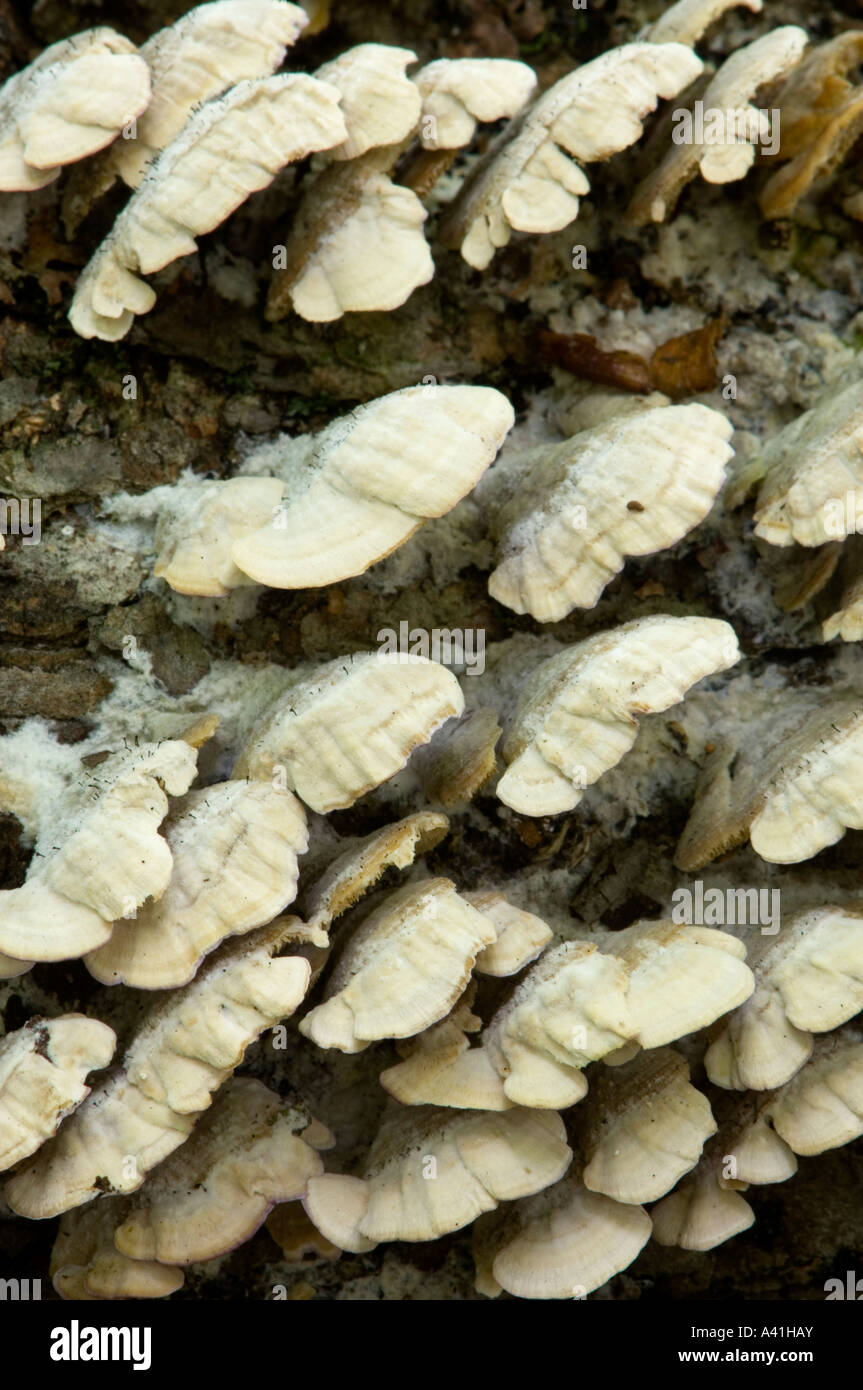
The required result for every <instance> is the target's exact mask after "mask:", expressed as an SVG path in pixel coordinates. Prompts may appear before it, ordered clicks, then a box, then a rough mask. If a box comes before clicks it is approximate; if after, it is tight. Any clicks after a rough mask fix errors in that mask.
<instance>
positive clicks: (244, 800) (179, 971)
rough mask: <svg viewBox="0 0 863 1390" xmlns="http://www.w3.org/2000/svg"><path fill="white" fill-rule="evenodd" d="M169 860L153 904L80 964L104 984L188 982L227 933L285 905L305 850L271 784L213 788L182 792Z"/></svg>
mask: <svg viewBox="0 0 863 1390" xmlns="http://www.w3.org/2000/svg"><path fill="white" fill-rule="evenodd" d="M165 836H166V839H167V841H168V844H169V846H170V849H171V854H172V856H173V861H174V867H173V872H172V875H171V881H170V883H169V884H168V887H167V888H166V890H165V892H164V893H163V894H162V896H161V898H159V899H158V901H156V902H149V903H145V904H144V906H143V907H142V908H141V909H140V911H139V912H138V914H137V917H135V918H134V919H132V920H130V921H127V922H124V921H121V922H117V923H116V924H115V926H114V931H113V933H112V935H111V939H110V940H109V941H107V942H106V943H105V945H104V946H100V947H99V949H98V950H96V951H93V952H91V953H90V955H88V956H87V958H86V964H87V969H88V970H89V971H90V974H91V975H94V976H95V977H96V979H97V980H102V981H103V983H104V984H117V983H118V982H120V981H122V982H123V983H124V984H128V985H133V986H134V987H135V988H137V989H169V988H172V987H174V986H176V985H184V984H187V983H188V981H189V980H191V979H192V977H193V975H194V974H195V971H196V970H197V968H198V965H199V964H200V962H201V960H202V959H203V958H204V956H205V955H206V954H207V953H208V952H209V951H212V950H213V949H214V948H215V947H216V946H218V945H219V943H220V942H221V941H223V940H224V939H225V937H228V936H234V935H238V934H240V933H243V932H247V931H250V930H251V929H252V928H253V927H259V926H262V925H264V923H266V922H271V921H272V920H273V918H274V917H275V916H276V915H277V914H278V913H279V912H282V911H283V910H284V908H285V907H287V906H288V904H289V903H291V902H293V900H294V896H295V894H296V887H297V874H298V863H297V860H298V856H299V855H301V854H303V853H304V851H305V849H306V847H307V844H308V836H307V833H306V817H305V813H304V811H303V808H302V806H301V804H300V802H299V801H298V800H297V798H296V797H295V796H294V795H293V794H292V793H291V792H289V791H286V790H283V789H281V788H279V787H275V786H273V785H272V783H270V782H246V781H241V782H218V783H216V785H215V786H212V787H205V788H203V789H202V790H200V791H194V792H191V793H190V794H189V795H188V797H187V798H186V799H185V801H184V802H182V803H181V804H180V806H179V808H178V813H177V814H176V816H175V818H174V819H172V821H171V822H170V823H169V825H168V826H167V827H166V832H165Z"/></svg>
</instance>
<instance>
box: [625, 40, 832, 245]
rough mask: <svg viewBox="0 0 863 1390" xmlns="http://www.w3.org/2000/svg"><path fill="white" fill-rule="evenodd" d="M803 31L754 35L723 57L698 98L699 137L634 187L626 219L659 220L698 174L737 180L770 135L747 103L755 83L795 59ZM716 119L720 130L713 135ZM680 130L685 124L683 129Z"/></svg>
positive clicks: (761, 115)
mask: <svg viewBox="0 0 863 1390" xmlns="http://www.w3.org/2000/svg"><path fill="white" fill-rule="evenodd" d="M808 37H809V36H808V35H807V33H806V30H805V29H801V28H799V27H798V26H797V25H794V24H788V25H785V26H784V27H782V28H779V29H771V30H770V32H769V33H767V34H764V35H762V37H761V38H760V39H755V40H754V42H753V43H750V44H747V45H746V46H745V47H744V48H739V49H738V50H737V52H736V53H732V55H731V57H730V58H726V60H725V62H724V63H723V64H722V67H721V68H720V69H719V71H718V73H717V74H716V76H715V77H714V78H713V80H712V81H711V82H710V83H709V85H708V86H707V88H706V89H705V91H704V92H703V93H702V95H701V97H700V98H699V100H700V101H701V103H702V108H703V111H704V132H703V134H704V138H703V139H700V138H698V137H697V135H696V134H695V132H693V137H692V138H691V139H690V140H689V141H688V142H682V143H675V145H674V147H673V149H672V150H671V151H670V152H669V153H668V154H667V155H666V156H665V159H664V160H662V162H661V163H660V164H659V166H658V167H657V168H656V169H655V170H654V171H653V173H652V174H650V175H648V177H647V178H646V179H644V180H643V182H642V183H641V184H640V185H639V187H638V188H637V189H636V191H635V196H634V197H633V199H632V202H631V203H630V205H629V208H628V209H627V217H628V218H629V220H630V221H632V222H635V223H636V224H637V225H641V224H642V223H645V222H650V221H653V222H664V221H665V220H666V218H667V217H670V216H671V214H672V213H673V211H674V209H675V207H676V205H677V200H678V198H679V197H680V194H681V193H682V191H683V189H684V188H685V187H686V185H687V184H688V183H689V182H690V180H691V179H694V178H695V177H696V175H697V174H698V173H700V174H701V176H702V178H703V179H705V180H706V181H707V182H708V183H731V182H734V181H735V180H736V179H742V178H744V177H745V176H746V174H747V173H748V172H749V170H750V169H751V167H752V165H753V163H754V162H755V152H756V147H757V145H758V144H760V143H762V142H764V141H766V140H767V139H768V137H769V135H770V118H769V116H768V114H767V112H766V111H762V110H760V109H758V108H757V107H755V106H753V105H752V104H751V99H752V98H753V97H754V96H755V94H756V93H757V91H758V89H759V88H760V87H763V86H765V84H767V83H769V82H775V81H777V80H778V79H779V78H780V77H783V76H784V75H785V74H786V73H787V72H790V71H791V69H792V68H793V67H794V66H795V65H796V64H797V63H798V62H799V61H800V58H801V57H802V55H803V51H804V49H805V47H806V44H807V43H808ZM717 118H718V119H719V121H720V122H721V125H722V129H721V131H720V133H719V138H718V139H715V140H714V139H713V135H714V130H713V126H714V124H715V123H716V120H717ZM682 129H683V130H684V133H685V127H682Z"/></svg>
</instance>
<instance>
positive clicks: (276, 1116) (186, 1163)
mask: <svg viewBox="0 0 863 1390" xmlns="http://www.w3.org/2000/svg"><path fill="white" fill-rule="evenodd" d="M307 1124H308V1116H307V1115H304V1114H303V1113H302V1112H300V1111H297V1110H291V1109H289V1108H286V1107H285V1106H284V1104H283V1102H282V1101H281V1100H280V1098H279V1096H278V1095H276V1093H275V1092H274V1091H271V1090H269V1089H268V1087H266V1086H264V1085H262V1084H261V1082H260V1081H254V1080H252V1079H251V1077H235V1078H233V1080H231V1081H229V1082H227V1083H226V1085H225V1086H224V1087H223V1089H222V1091H220V1093H219V1095H218V1096H217V1097H216V1099H215V1101H214V1103H213V1105H212V1107H211V1109H210V1110H209V1111H208V1112H207V1114H206V1115H205V1116H204V1117H203V1119H202V1120H201V1121H200V1123H199V1124H198V1125H197V1127H196V1129H195V1132H194V1134H193V1135H192V1137H191V1139H190V1140H189V1142H188V1143H187V1144H184V1145H183V1147H182V1148H181V1149H178V1150H177V1152H176V1153H175V1154H173V1155H172V1156H171V1157H170V1158H169V1159H167V1160H166V1162H165V1163H163V1164H161V1165H160V1167H159V1169H158V1171H157V1172H155V1173H154V1174H153V1175H152V1176H151V1177H150V1178H149V1180H148V1182H147V1184H146V1186H145V1187H144V1188H143V1189H142V1191H141V1195H140V1196H139V1197H136V1198H134V1199H133V1200H132V1202H131V1204H130V1208H129V1211H128V1213H127V1215H126V1216H125V1217H124V1219H123V1221H122V1223H121V1224H120V1225H119V1226H118V1227H117V1230H116V1232H115V1235H114V1242H115V1244H116V1246H117V1249H118V1250H119V1251H120V1252H121V1253H122V1254H124V1255H127V1256H129V1257H130V1258H131V1259H135V1260H158V1261H159V1262H160V1263H162V1264H175V1265H184V1264H191V1263H192V1262H196V1261H199V1260H211V1259H215V1257H216V1256H217V1255H222V1254H224V1253H225V1251H227V1250H231V1249H233V1248H234V1247H235V1246H237V1245H242V1244H243V1243H244V1242H245V1241H246V1240H249V1239H250V1238H251V1236H253V1235H254V1233H255V1231H256V1230H257V1229H258V1227H259V1226H260V1225H261V1223H262V1222H263V1220H264V1218H265V1217H266V1215H267V1212H268V1211H269V1210H270V1207H271V1206H272V1205H273V1204H274V1203H275V1202H284V1201H289V1200H291V1199H295V1198H298V1197H300V1196H302V1194H303V1192H304V1191H305V1188H306V1183H307V1182H308V1180H309V1178H311V1177H314V1176H316V1175H317V1174H318V1173H321V1172H323V1164H322V1162H321V1160H320V1158H319V1156H318V1154H317V1153H316V1152H315V1150H314V1149H313V1148H311V1147H310V1146H309V1145H308V1144H306V1143H304V1142H303V1139H302V1138H301V1137H300V1131H302V1130H303V1129H304V1128H305V1127H306V1125H307Z"/></svg>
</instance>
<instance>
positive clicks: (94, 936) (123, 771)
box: [0, 739, 196, 961]
mask: <svg viewBox="0 0 863 1390" xmlns="http://www.w3.org/2000/svg"><path fill="white" fill-rule="evenodd" d="M195 756H196V755H195V751H194V749H192V748H191V747H190V746H189V744H187V743H186V742H184V741H183V740H181V739H169V740H167V741H166V742H164V743H143V744H140V745H139V746H138V747H133V748H129V749H127V750H125V751H124V752H122V753H114V754H111V755H110V756H109V757H108V758H107V759H105V760H104V761H103V762H101V763H100V764H99V765H98V766H97V767H95V768H93V769H92V770H90V771H89V772H87V773H86V775H82V776H80V777H79V779H78V780H77V782H76V783H74V784H71V785H70V786H69V787H68V788H67V789H66V792H65V794H64V795H63V797H62V798H61V803H60V805H59V806H57V807H56V808H54V811H55V818H53V819H52V823H51V824H46V825H45V826H43V827H41V828H40V833H39V836H38V838H37V841H36V856H35V857H34V860H33V862H32V864H31V867H30V871H29V874H28V877H27V879H26V881H25V882H24V883H23V884H22V885H21V887H20V888H9V889H6V890H4V891H3V892H0V950H2V951H3V952H4V953H6V952H8V954H9V955H11V956H13V957H15V958H16V959H19V960H21V961H25V960H70V959H73V958H75V957H77V956H82V955H84V954H85V952H87V951H91V950H94V949H95V948H96V947H97V946H100V945H102V943H103V942H104V941H106V940H107V939H108V937H109V936H110V935H111V923H112V922H114V921H115V920H116V919H117V918H118V917H122V916H123V914H124V913H131V912H133V911H135V910H136V908H138V907H140V906H141V904H142V903H143V902H144V901H145V900H146V899H147V898H150V897H155V898H158V897H160V896H161V894H162V893H163V892H164V891H165V889H166V887H167V886H168V882H169V880H170V877H171V868H172V859H171V851H170V849H169V848H168V844H167V841H166V840H165V839H163V837H162V836H161V835H160V834H159V825H160V824H161V822H162V820H163V819H164V817H165V815H166V813H167V811H168V797H167V795H166V791H167V792H169V793H170V794H171V795H172V796H181V795H182V794H183V792H185V791H186V790H187V789H188V787H189V784H190V783H191V781H192V778H193V777H194V775H195ZM82 772H83V770H82Z"/></svg>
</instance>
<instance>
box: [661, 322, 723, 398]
mask: <svg viewBox="0 0 863 1390" xmlns="http://www.w3.org/2000/svg"><path fill="white" fill-rule="evenodd" d="M725 326H726V322H725V319H724V318H722V317H720V318H718V319H713V321H712V322H710V323H706V324H704V326H703V327H702V328H695V329H693V331H692V332H691V333H679V334H678V335H677V336H676V337H674V338H669V339H668V342H666V343H660V345H659V347H658V348H656V349H655V351H654V353H653V356H652V357H651V359H650V384H651V386H652V388H653V389H654V390H655V391H662V392H663V393H664V394H665V395H666V396H670V397H671V399H672V400H674V401H676V400H680V399H681V398H682V397H684V396H697V395H698V393H699V392H700V391H711V390H712V389H713V387H714V386H716V385H717V383H718V381H719V371H718V368H717V365H716V345H717V343H718V342H719V339H720V338H721V337H722V334H723V333H724V332H725Z"/></svg>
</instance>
